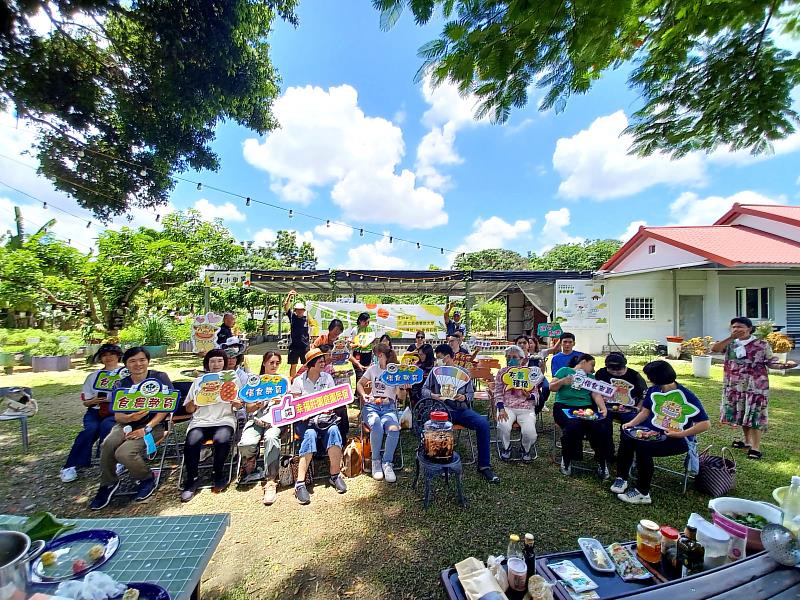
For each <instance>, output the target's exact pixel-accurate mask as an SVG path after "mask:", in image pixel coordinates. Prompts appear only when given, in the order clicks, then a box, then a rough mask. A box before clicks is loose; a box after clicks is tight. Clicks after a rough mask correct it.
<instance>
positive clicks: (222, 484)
mask: <svg viewBox="0 0 800 600" xmlns="http://www.w3.org/2000/svg"><path fill="white" fill-rule="evenodd" d="M226 487H228V480H227V479H226V478H225V477H223V478H222V479H215V480H214V486H213V487H212V488H211V493H212V494H221V493H222V492H224V491H225V488H226Z"/></svg>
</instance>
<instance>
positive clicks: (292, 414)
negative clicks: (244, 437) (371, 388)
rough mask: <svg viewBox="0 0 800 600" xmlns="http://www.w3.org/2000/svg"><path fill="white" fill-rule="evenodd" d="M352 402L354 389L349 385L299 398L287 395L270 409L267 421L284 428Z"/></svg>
mask: <svg viewBox="0 0 800 600" xmlns="http://www.w3.org/2000/svg"><path fill="white" fill-rule="evenodd" d="M352 401H353V388H351V387H350V385H349V384H342V385H337V386H335V387H332V388H328V389H326V390H321V391H319V392H314V393H313V394H309V395H307V396H300V397H299V398H295V397H294V396H292V395H291V394H286V395H285V396H284V397H283V398H282V399H281V401H280V402H278V403H277V404H275V405H273V406H272V407H270V409H269V412H268V413H267V415H266V420H267V421H269V422H270V423H271V424H272V426H273V427H282V426H284V425H289V424H290V423H294V422H296V421H304V420H306V419H308V418H310V417H313V416H314V415H318V414H320V413H324V412H328V411H330V410H333V409H334V408H338V407H339V406H344V405H346V404H350V403H351V402H352Z"/></svg>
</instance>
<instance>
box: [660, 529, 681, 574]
mask: <svg viewBox="0 0 800 600" xmlns="http://www.w3.org/2000/svg"><path fill="white" fill-rule="evenodd" d="M679 537H680V534H679V533H678V530H677V529H675V528H674V527H669V526H668V525H664V526H663V527H661V574H662V575H663V576H664V577H666V578H667V579H669V580H672V579H678V578H679V577H680V576H681V571H682V565H681V564H680V563H679V562H678V538H679Z"/></svg>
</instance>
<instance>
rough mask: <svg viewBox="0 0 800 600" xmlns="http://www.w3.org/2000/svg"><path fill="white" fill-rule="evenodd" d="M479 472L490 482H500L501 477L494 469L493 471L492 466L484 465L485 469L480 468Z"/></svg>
mask: <svg viewBox="0 0 800 600" xmlns="http://www.w3.org/2000/svg"><path fill="white" fill-rule="evenodd" d="M478 473H480V474H481V475H483V478H484V479H485V480H486V481H487V482H488V483H500V477H498V476H497V474H496V473H495V472H494V471H492V468H491V467H484V468H483V469H478Z"/></svg>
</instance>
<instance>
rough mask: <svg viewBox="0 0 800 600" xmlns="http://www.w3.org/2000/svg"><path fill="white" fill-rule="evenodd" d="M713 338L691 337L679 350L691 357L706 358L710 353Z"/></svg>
mask: <svg viewBox="0 0 800 600" xmlns="http://www.w3.org/2000/svg"><path fill="white" fill-rule="evenodd" d="M713 343H714V338H712V337H711V336H709V335H707V336H704V337H693V338H690V339H688V340H686V341H685V342H683V343H682V344H681V350H682V351H683V352H687V353H689V354H691V355H692V356H707V355H709V354H710V353H711V344H713Z"/></svg>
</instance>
